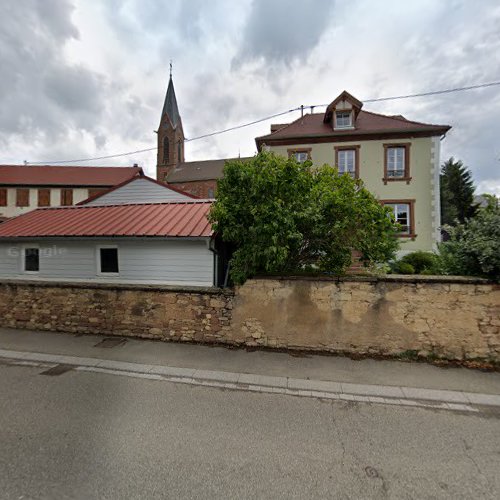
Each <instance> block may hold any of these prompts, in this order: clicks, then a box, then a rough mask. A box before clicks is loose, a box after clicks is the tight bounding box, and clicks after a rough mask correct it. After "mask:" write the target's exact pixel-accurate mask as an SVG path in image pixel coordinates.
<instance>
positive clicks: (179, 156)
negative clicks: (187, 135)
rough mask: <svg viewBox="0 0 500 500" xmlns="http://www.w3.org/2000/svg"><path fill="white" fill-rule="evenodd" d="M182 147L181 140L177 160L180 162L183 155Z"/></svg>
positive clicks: (178, 144)
mask: <svg viewBox="0 0 500 500" xmlns="http://www.w3.org/2000/svg"><path fill="white" fill-rule="evenodd" d="M181 148H182V145H181V141H179V142H178V143H177V162H178V163H179V162H180V161H181V158H182V156H181V152H182V149H181Z"/></svg>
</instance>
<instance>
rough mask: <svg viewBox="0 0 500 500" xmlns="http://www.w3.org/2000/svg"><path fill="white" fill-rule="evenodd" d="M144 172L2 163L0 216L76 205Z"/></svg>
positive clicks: (138, 169)
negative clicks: (40, 208) (36, 209)
mask: <svg viewBox="0 0 500 500" xmlns="http://www.w3.org/2000/svg"><path fill="white" fill-rule="evenodd" d="M140 175H143V171H142V168H140V167H137V166H134V167H60V166H53V165H43V166H28V165H0V219H1V218H10V217H15V216H17V215H20V214H24V213H26V212H29V211H30V210H33V209H35V208H39V207H51V206H70V205H75V204H77V203H79V202H81V201H83V200H85V199H87V198H89V197H90V196H95V195H96V194H99V193H102V192H104V191H107V190H108V189H109V188H111V187H113V186H115V185H117V184H121V183H123V182H125V181H127V180H129V179H131V178H133V177H135V176H140Z"/></svg>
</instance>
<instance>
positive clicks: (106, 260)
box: [99, 247, 120, 274]
mask: <svg viewBox="0 0 500 500" xmlns="http://www.w3.org/2000/svg"><path fill="white" fill-rule="evenodd" d="M119 270H120V269H119V266H118V248H111V247H108V248H106V247H103V248H99V272H101V273H106V274H118V273H119Z"/></svg>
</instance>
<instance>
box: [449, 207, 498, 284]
mask: <svg viewBox="0 0 500 500" xmlns="http://www.w3.org/2000/svg"><path fill="white" fill-rule="evenodd" d="M446 230H447V231H448V232H449V235H450V239H449V241H447V242H445V243H442V244H441V245H440V253H441V257H442V261H443V267H444V270H445V272H446V273H447V274H458V275H465V276H481V277H484V278H489V279H492V280H494V281H500V251H499V249H500V206H499V204H498V200H497V199H496V198H491V199H490V200H489V204H488V206H487V207H485V208H481V209H480V210H478V212H477V215H476V216H475V217H474V218H473V219H469V220H467V221H466V222H465V224H459V225H457V226H456V227H447V228H446Z"/></svg>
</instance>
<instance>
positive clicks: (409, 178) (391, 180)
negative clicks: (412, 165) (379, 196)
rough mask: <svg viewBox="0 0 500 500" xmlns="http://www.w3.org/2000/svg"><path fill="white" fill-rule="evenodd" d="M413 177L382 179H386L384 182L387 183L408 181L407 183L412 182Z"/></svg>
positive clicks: (383, 178) (384, 178)
mask: <svg viewBox="0 0 500 500" xmlns="http://www.w3.org/2000/svg"><path fill="white" fill-rule="evenodd" d="M411 179H412V178H411V177H382V181H384V184H387V183H388V182H398V181H399V182H401V181H403V182H406V184H410V181H411Z"/></svg>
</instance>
